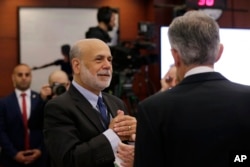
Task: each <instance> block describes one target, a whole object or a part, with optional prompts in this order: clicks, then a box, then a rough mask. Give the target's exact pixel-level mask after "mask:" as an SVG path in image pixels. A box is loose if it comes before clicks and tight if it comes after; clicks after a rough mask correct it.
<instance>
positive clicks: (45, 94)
mask: <svg viewBox="0 0 250 167" xmlns="http://www.w3.org/2000/svg"><path fill="white" fill-rule="evenodd" d="M51 94H52V90H51V88H50V85H49V84H45V85H43V86H42V88H41V90H40V95H41V98H42V99H43V100H46V99H47V97H48V96H50V95H51Z"/></svg>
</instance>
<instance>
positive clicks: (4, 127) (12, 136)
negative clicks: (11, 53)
mask: <svg viewBox="0 0 250 167" xmlns="http://www.w3.org/2000/svg"><path fill="white" fill-rule="evenodd" d="M31 79H32V76H31V69H30V67H29V66H28V65H26V64H19V65H17V66H16V67H15V68H14V70H13V74H12V81H13V84H14V87H15V91H14V92H13V93H11V94H10V95H8V96H6V97H4V98H2V99H1V100H0V143H1V146H2V149H3V150H2V163H3V166H5V167H21V166H26V165H27V166H34V167H39V166H42V165H43V163H44V161H43V160H44V159H43V158H42V157H43V156H42V155H43V134H42V120H43V119H42V117H43V112H42V110H40V109H39V108H40V106H42V105H43V100H42V99H41V97H40V95H39V94H38V93H36V92H34V91H32V90H30V84H31ZM22 93H25V94H26V97H24V99H25V101H22V100H23V99H22V97H21V96H22ZM23 105H25V109H24V108H23ZM25 111H26V112H27V113H26V112H25ZM25 113H26V116H27V117H26V118H23V115H25ZM25 119H28V122H26V121H25Z"/></svg>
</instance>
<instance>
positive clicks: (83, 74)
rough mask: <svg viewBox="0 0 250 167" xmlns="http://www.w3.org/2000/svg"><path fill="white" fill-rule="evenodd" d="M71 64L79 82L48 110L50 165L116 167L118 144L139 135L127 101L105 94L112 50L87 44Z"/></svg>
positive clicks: (87, 41) (80, 45) (46, 128)
mask: <svg viewBox="0 0 250 167" xmlns="http://www.w3.org/2000/svg"><path fill="white" fill-rule="evenodd" d="M70 58H71V63H72V68H73V73H74V74H73V76H74V77H73V81H72V83H71V85H70V88H69V90H68V91H67V92H66V93H64V94H62V95H60V96H58V97H56V98H53V99H51V100H50V101H48V103H47V104H46V106H45V118H44V119H45V121H44V135H45V144H46V148H47V149H48V152H49V155H50V160H51V165H52V167H72V166H74V167H82V166H89V167H95V166H99V167H101V166H103V167H111V166H112V167H113V166H114V161H115V156H116V152H117V146H118V144H119V143H120V142H121V141H127V140H130V138H131V137H132V135H133V134H135V129H136V119H135V118H134V117H131V116H129V115H124V113H128V112H127V109H126V106H125V104H124V102H123V101H122V100H120V99H119V98H117V97H115V96H113V95H110V94H108V93H105V92H101V91H102V90H103V89H105V88H106V87H108V86H109V84H110V81H111V78H112V64H111V63H112V56H111V53H110V49H109V47H108V45H107V44H106V43H104V42H103V41H101V40H99V39H84V40H80V41H78V42H77V43H76V44H75V45H74V46H73V47H72V49H71V52H70ZM100 97H101V98H102V99H103V101H104V102H101V104H100V103H99V100H98V99H99V98H100ZM105 106H106V109H105ZM109 122H110V123H109ZM116 162H118V163H119V162H120V161H118V160H117V158H116Z"/></svg>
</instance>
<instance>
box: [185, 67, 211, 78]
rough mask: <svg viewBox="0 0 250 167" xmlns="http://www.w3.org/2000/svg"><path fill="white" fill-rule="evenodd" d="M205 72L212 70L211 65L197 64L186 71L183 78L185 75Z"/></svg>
mask: <svg viewBox="0 0 250 167" xmlns="http://www.w3.org/2000/svg"><path fill="white" fill-rule="evenodd" d="M205 72H214V69H213V68H211V67H208V66H198V67H195V68H192V69H191V70H189V71H188V72H186V74H185V76H184V78H186V77H187V76H190V75H194V74H199V73H205Z"/></svg>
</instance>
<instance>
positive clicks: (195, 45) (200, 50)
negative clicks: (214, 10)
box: [168, 11, 220, 65]
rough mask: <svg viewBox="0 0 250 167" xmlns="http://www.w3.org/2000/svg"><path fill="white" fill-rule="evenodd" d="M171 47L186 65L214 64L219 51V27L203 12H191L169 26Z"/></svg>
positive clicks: (176, 19)
mask: <svg viewBox="0 0 250 167" xmlns="http://www.w3.org/2000/svg"><path fill="white" fill-rule="evenodd" d="M168 36H169V41H170V45H171V47H172V48H173V49H176V50H177V51H178V53H179V54H180V56H181V59H182V61H183V62H184V64H185V65H192V64H196V65H205V64H214V63H215V61H216V56H217V54H218V51H219V44H220V36H219V26H218V24H217V23H216V21H215V20H213V19H212V18H211V17H210V16H208V15H207V14H205V13H204V12H201V11H189V12H187V13H186V14H185V15H184V16H180V17H177V18H175V19H174V20H173V21H172V23H171V24H170V26H169V30H168Z"/></svg>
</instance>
